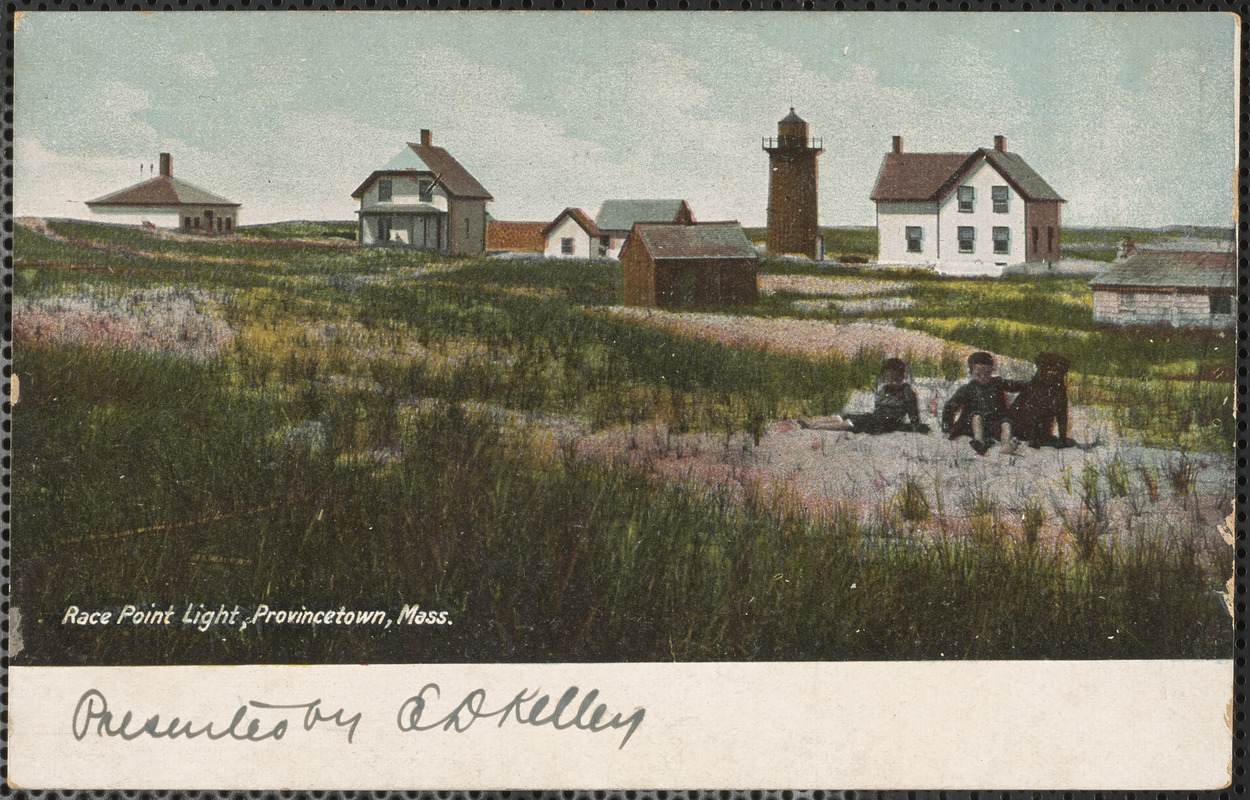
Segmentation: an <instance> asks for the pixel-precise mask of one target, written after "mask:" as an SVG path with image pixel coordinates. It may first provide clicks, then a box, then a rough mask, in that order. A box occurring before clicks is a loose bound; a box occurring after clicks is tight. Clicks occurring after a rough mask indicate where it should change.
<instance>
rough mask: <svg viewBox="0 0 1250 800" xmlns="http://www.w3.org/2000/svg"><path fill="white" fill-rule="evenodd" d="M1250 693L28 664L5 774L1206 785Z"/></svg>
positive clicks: (1044, 676)
mask: <svg viewBox="0 0 1250 800" xmlns="http://www.w3.org/2000/svg"><path fill="white" fill-rule="evenodd" d="M431 684H433V685H436V686H437V689H431V688H429V687H430V685H431ZM476 690H481V692H480V693H475V691H476ZM592 692H595V693H594V694H592ZM544 696H545V697H548V698H549V699H548V700H547V701H546V704H545V705H542V700H541V698H542V697H544ZM418 697H419V698H421V701H414V700H413V698H418ZM518 697H519V698H520V699H518ZM1232 697H1233V662H1232V661H1231V660H1212V661H1085V662H1071V661H1010V662H1008V661H993V662H957V663H956V662H940V661H939V662H856V663H828V662H824V663H818V662H812V663H771V664H760V663H698V664H654V663H648V664H580V665H579V664H555V665H499V664H485V665H484V664H450V665H377V666H236V667H150V668H148V667H127V668H95V667H18V668H14V669H12V670H11V671H10V691H9V698H10V703H11V705H10V709H9V780H10V782H11V784H12V785H13V786H15V787H22V788H67V789H145V788H164V789H172V788H182V789H222V790H226V789H348V788H361V789H572V788H581V789H660V788H699V789H744V788H770V789H783V788H791V789H813V788H837V789H969V790H971V789H1074V790H1076V789H1087V790H1098V789H1102V790H1111V789H1125V790H1175V789H1189V790H1200V789H1214V788H1220V787H1224V786H1227V785H1228V784H1229V783H1230V781H1231V765H1232V730H1231V725H1232V713H1233V710H1232ZM562 698H565V700H564V702H563V707H562V708H561V707H560V706H561V702H560V701H561V699H562ZM588 698H589V699H588ZM253 701H255V702H259V703H266V704H269V705H282V706H289V708H285V709H273V708H263V707H259V706H257V705H255V704H254V703H253ZM314 701H317V702H316V703H315V704H314ZM600 706H603V707H604V710H603V711H599V712H598V716H596V712H597V711H598V709H599V707H600ZM457 708H459V709H460V710H459V712H458V713H456V709H457ZM240 709H242V710H240ZM639 710H642V711H643V713H642V714H641V715H638V711H639ZM105 711H107V714H108V715H109V716H108V717H107V719H106V715H105ZM414 711H419V712H420V713H416V714H414ZM474 711H476V712H477V714H476V715H475V714H474ZM127 712H130V713H131V715H132V717H131V719H130V720H129V722H126V721H125V714H126V713H127ZM492 712H500V713H498V714H496V715H494V716H486V715H488V714H490V713H492ZM357 715H359V716H357ZM153 717H159V719H157V720H153V719H152V718H153ZM175 717H177V718H178V719H177V720H175V719H174V718H175ZM505 717H506V718H505ZM635 719H639V721H638V723H637V724H636V725H633V724H632V722H633V720H635ZM102 723H103V725H102ZM232 723H233V724H232ZM617 723H619V724H617ZM145 725H146V726H147V728H146V729H145ZM418 726H419V727H420V728H426V730H414V728H416V727H418ZM595 727H599V728H602V730H599V731H598V732H592V731H591V730H589V729H590V728H595ZM457 728H459V730H457ZM631 728H632V730H631ZM110 730H111V731H113V732H114V733H118V732H124V733H126V734H127V735H128V736H130V737H131V738H126V737H123V736H121V735H109V734H108V732H109V731H110ZM170 730H174V731H181V732H182V733H183V734H184V735H181V736H178V737H176V738H169V737H168V736H162V737H161V738H156V737H154V736H153V735H151V734H152V733H160V734H168V732H169V731H170ZM279 730H280V734H279V733H278V731H279ZM195 731H201V733H200V735H198V736H195V737H194V738H189V737H187V736H186V735H185V734H186V733H189V732H195ZM214 737H219V738H214ZM249 738H255V739H260V740H259V741H249V740H248V739H249Z"/></svg>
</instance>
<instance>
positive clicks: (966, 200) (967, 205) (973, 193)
mask: <svg viewBox="0 0 1250 800" xmlns="http://www.w3.org/2000/svg"><path fill="white" fill-rule="evenodd" d="M955 192H956V195H957V197H958V199H959V210H960V211H962V212H964V213H965V214H971V213H972V211H973V209H974V208H975V207H976V200H977V190H976V189H974V188H972V187H971V186H960V187H959V188H958V189H956V190H955Z"/></svg>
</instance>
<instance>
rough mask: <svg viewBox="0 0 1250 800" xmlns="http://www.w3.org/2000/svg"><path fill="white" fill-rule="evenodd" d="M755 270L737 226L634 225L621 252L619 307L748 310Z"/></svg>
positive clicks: (755, 290)
mask: <svg viewBox="0 0 1250 800" xmlns="http://www.w3.org/2000/svg"><path fill="white" fill-rule="evenodd" d="M758 264H759V256H758V254H757V253H756V252H755V247H754V246H752V244H751V242H750V241H749V240H748V239H747V236H746V232H745V231H743V230H742V226H741V225H739V224H738V223H737V222H704V223H700V224H696V225H675V224H671V223H670V224H642V223H639V224H637V225H635V226H634V228H633V230H632V231H630V234H629V239H628V240H626V242H625V246H624V247H623V248H622V249H621V266H622V267H623V268H624V272H625V293H624V294H625V305H627V306H654V307H658V308H666V307H671V306H682V305H694V306H722V305H754V304H755V303H756V302H757V301H758V300H759V285H758Z"/></svg>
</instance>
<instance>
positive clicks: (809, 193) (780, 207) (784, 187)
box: [764, 107, 825, 258]
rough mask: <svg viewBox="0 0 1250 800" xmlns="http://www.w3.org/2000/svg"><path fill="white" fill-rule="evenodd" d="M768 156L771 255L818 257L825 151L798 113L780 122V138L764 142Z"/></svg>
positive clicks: (792, 109) (778, 127)
mask: <svg viewBox="0 0 1250 800" xmlns="http://www.w3.org/2000/svg"><path fill="white" fill-rule="evenodd" d="M764 151H765V152H766V153H768V166H769V171H768V252H770V253H776V254H781V253H792V254H795V255H805V256H807V257H808V258H816V238H817V237H818V236H819V235H820V229H819V227H818V226H817V223H816V158H817V156H819V155H820V154H821V153H823V152H825V151H824V149H823V148H822V147H821V141H820V140H819V139H809V138H808V137H807V123H806V122H804V121H803V120H802V119H800V118H799V115H798V114H795V113H794V108H793V107H791V108H790V113H789V114H787V115H786V118H785V119H783V120H781V122H778V123H777V138H776V139H765V140H764Z"/></svg>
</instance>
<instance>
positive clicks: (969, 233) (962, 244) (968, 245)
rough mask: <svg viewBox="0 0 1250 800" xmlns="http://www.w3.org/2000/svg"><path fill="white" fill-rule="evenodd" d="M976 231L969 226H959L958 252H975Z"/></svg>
mask: <svg viewBox="0 0 1250 800" xmlns="http://www.w3.org/2000/svg"><path fill="white" fill-rule="evenodd" d="M976 241H977V229H976V228H974V227H972V226H971V225H960V226H959V252H961V253H972V252H975V251H976Z"/></svg>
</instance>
